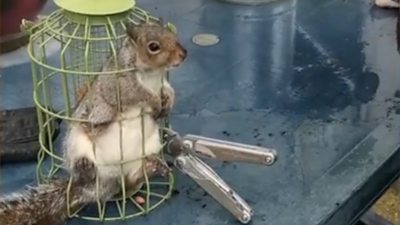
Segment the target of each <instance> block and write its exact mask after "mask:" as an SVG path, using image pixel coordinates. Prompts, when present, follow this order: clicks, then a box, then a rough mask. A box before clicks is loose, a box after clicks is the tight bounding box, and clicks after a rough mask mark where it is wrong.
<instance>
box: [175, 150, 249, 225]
mask: <svg viewBox="0 0 400 225" xmlns="http://www.w3.org/2000/svg"><path fill="white" fill-rule="evenodd" d="M175 166H176V167H177V168H178V169H180V170H181V171H182V172H184V173H185V174H187V175H189V176H190V177H191V178H192V179H193V180H194V181H195V182H196V183H197V184H198V185H199V186H201V187H202V188H203V189H204V190H205V191H206V192H207V193H208V194H210V196H212V197H213V198H214V199H215V200H216V201H218V202H219V203H220V204H221V205H222V206H224V207H225V208H226V209H227V210H228V211H229V212H231V213H232V215H234V216H235V217H236V218H237V219H238V220H239V221H240V222H241V223H243V224H247V223H249V222H250V221H251V218H252V216H253V210H252V209H251V208H250V206H249V205H248V204H247V203H246V202H245V201H244V200H243V199H242V198H241V197H240V196H239V195H238V194H236V192H235V191H234V190H233V189H232V188H230V187H229V185H228V184H226V183H225V182H224V181H223V180H222V179H221V178H220V177H219V176H218V175H217V174H216V173H215V172H214V171H213V170H212V169H211V168H210V167H209V166H207V165H206V164H205V163H204V162H203V161H201V160H200V159H199V158H197V157H195V156H192V155H189V154H182V155H179V156H177V157H176V158H175Z"/></svg>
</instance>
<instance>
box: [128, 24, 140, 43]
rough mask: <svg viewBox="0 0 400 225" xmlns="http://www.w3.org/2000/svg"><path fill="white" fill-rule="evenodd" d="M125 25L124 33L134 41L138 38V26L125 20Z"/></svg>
mask: <svg viewBox="0 0 400 225" xmlns="http://www.w3.org/2000/svg"><path fill="white" fill-rule="evenodd" d="M125 27H126V33H127V34H128V36H129V37H130V38H131V39H132V40H134V41H136V39H137V38H138V31H137V30H138V28H137V26H136V25H135V24H133V23H130V22H125Z"/></svg>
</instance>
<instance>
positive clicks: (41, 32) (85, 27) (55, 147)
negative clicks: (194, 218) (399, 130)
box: [23, 0, 174, 221]
mask: <svg viewBox="0 0 400 225" xmlns="http://www.w3.org/2000/svg"><path fill="white" fill-rule="evenodd" d="M55 3H56V4H57V5H58V6H59V9H58V10H55V11H54V12H52V13H51V14H49V15H47V16H44V17H42V18H41V19H40V20H39V21H37V22H34V23H31V22H26V21H25V23H23V26H25V29H27V30H29V32H30V33H31V35H30V42H29V45H28V54H29V56H30V58H31V62H32V63H31V64H32V77H33V84H34V94H33V96H34V103H35V105H36V108H37V111H38V121H39V125H40V136H39V142H40V144H41V148H40V150H39V154H38V165H37V178H38V181H39V182H44V181H45V180H46V179H48V178H51V177H54V176H56V175H57V174H58V173H62V171H63V165H64V159H63V157H62V150H61V149H60V148H61V147H59V146H61V145H60V143H59V140H58V139H59V138H58V139H56V140H51V139H50V137H52V135H51V134H52V133H53V132H54V130H55V129H56V127H55V124H57V123H54V122H55V121H62V122H61V126H68V124H69V123H70V122H72V121H77V119H76V118H73V117H71V113H72V111H73V108H74V107H75V105H76V104H77V96H78V93H77V90H78V89H79V87H81V86H82V85H86V84H88V83H90V82H91V80H92V79H93V78H94V77H95V76H97V75H101V72H99V71H100V69H101V66H102V65H103V63H104V61H105V60H106V59H107V58H108V57H110V56H115V54H116V53H115V52H116V49H118V48H119V47H120V46H121V44H122V41H123V39H124V38H126V32H125V29H126V27H125V25H124V23H125V22H131V23H135V24H138V23H143V22H148V21H157V20H158V19H157V18H155V17H152V16H150V15H149V13H148V12H146V11H145V10H142V9H140V8H138V7H136V6H135V2H134V1H133V0H114V1H110V0H85V1H81V0H68V1H65V0H55ZM169 25H170V24H169ZM171 28H172V29H174V28H173V26H172V25H171ZM51 46H57V47H58V49H59V51H58V52H57V53H56V55H55V56H54V55H53V56H48V49H49V48H51ZM113 72H114V73H116V72H120V71H118V70H117V71H113ZM162 126H167V121H164V122H163V124H162ZM61 130H62V129H61ZM61 134H62V133H61ZM61 138H62V135H61ZM160 152H162V151H160ZM160 154H161V153H160ZM161 157H162V158H163V156H162V154H161ZM122 161H123V159H122ZM173 180H174V179H173V175H172V173H170V174H169V175H168V176H167V177H164V178H155V179H150V180H146V182H145V184H144V185H143V186H142V187H141V188H140V189H139V190H137V192H135V193H126V191H122V193H123V194H122V195H121V196H116V197H115V198H114V199H113V200H110V201H108V202H106V203H101V202H98V204H93V205H91V206H87V207H86V208H90V207H91V208H92V209H93V208H97V209H94V210H90V209H88V210H86V209H85V208H84V209H81V210H80V211H78V212H76V213H73V214H70V216H71V217H79V218H82V219H87V220H100V221H108V220H119V219H128V218H133V217H137V216H140V215H143V214H146V213H148V212H150V211H151V210H153V209H155V208H156V207H157V206H159V205H160V204H162V203H163V202H165V200H166V199H168V198H169V197H170V196H171V191H172V187H173ZM124 189H125V187H124V186H123V185H122V186H121V190H124ZM135 194H136V195H138V194H140V195H141V196H143V199H146V201H145V203H143V202H139V201H137V200H136V199H135V198H134V197H133V196H134V195H135Z"/></svg>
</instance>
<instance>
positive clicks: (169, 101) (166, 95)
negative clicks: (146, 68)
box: [159, 88, 175, 118]
mask: <svg viewBox="0 0 400 225" xmlns="http://www.w3.org/2000/svg"><path fill="white" fill-rule="evenodd" d="M174 101H175V93H174V91H173V89H172V88H163V89H162V90H161V112H160V115H159V118H164V117H166V116H167V115H168V114H169V113H170V112H171V110H172V107H173V106H174Z"/></svg>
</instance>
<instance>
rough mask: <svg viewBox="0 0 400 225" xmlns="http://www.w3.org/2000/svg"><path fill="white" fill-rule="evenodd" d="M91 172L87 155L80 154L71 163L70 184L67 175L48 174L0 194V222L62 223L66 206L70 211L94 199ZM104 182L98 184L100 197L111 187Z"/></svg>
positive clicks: (93, 172) (10, 224) (27, 224)
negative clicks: (19, 189) (40, 180)
mask: <svg viewBox="0 0 400 225" xmlns="http://www.w3.org/2000/svg"><path fill="white" fill-rule="evenodd" d="M95 175H96V169H95V166H94V164H93V163H92V162H90V161H89V160H88V159H87V158H81V159H79V160H77V161H76V162H75V164H74V169H73V172H72V177H71V178H72V183H71V185H68V184H69V181H70V180H69V179H63V178H52V179H50V180H49V181H47V182H46V183H43V184H40V185H38V186H35V187H28V188H27V189H26V190H24V191H22V192H17V193H12V194H9V195H7V196H6V197H4V198H0V225H60V224H63V223H64V221H65V220H66V219H67V216H68V208H69V209H70V211H71V212H72V213H73V212H75V211H76V210H78V209H79V208H81V207H82V206H84V205H86V204H88V203H91V202H94V201H95V199H96V198H95V196H96V195H95V191H94V190H95V188H94V185H95V179H96V176H95ZM106 184H108V186H110V187H109V188H106V187H108V186H106V187H104V188H103V187H102V188H100V190H101V191H103V193H102V195H101V196H103V195H104V197H108V195H111V193H112V191H111V188H112V187H113V186H111V184H113V183H112V182H111V183H106ZM69 187H70V188H69ZM67 193H68V194H69V195H68V196H69V198H68V199H67Z"/></svg>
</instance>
